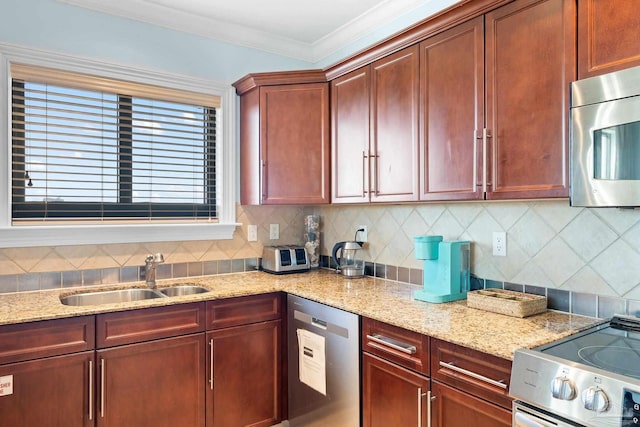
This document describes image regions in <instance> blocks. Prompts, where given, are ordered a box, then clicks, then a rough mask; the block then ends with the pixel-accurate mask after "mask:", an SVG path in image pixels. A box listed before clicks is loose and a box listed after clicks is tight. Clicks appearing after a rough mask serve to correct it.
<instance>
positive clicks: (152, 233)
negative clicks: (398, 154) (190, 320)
mask: <svg viewBox="0 0 640 427" xmlns="http://www.w3.org/2000/svg"><path fill="white" fill-rule="evenodd" d="M12 63H20V64H27V65H34V66H40V67H45V68H54V69H59V70H63V71H69V72H76V73H81V74H91V75H96V76H100V77H106V78H112V79H119V80H124V81H131V82H137V83H146V84H152V85H155V86H160V87H167V88H173V89H179V90H188V91H191V92H199V93H205V94H211V95H216V96H219V97H220V98H221V112H220V114H219V117H218V120H219V121H218V124H219V129H220V134H219V139H218V144H217V149H216V156H217V158H216V166H215V167H216V182H217V183H218V184H217V185H218V187H217V191H216V193H217V198H218V201H219V204H220V206H219V207H218V218H217V222H213V221H212V222H205V221H202V220H200V221H193V220H191V221H188V220H187V221H180V222H174V223H155V222H150V223H139V222H138V223H131V224H97V225H96V224H64V225H62V224H61V225H19V226H16V225H13V224H12V218H11V176H12V175H11V64H12ZM0 99H2V100H3V101H4V102H2V103H0V132H1V135H2V136H1V137H0V138H1V139H0V176H2V177H4V179H2V180H0V248H14V247H33V246H62V245H81V244H111V243H137V242H144V243H147V242H163V241H190V240H228V239H232V238H233V233H234V231H235V228H236V226H238V225H240V224H238V223H236V199H237V197H236V192H237V184H236V181H237V178H236V176H237V174H236V169H237V166H236V146H237V142H236V132H235V129H236V120H235V117H236V114H237V113H236V95H235V91H234V89H233V87H232V86H230V85H226V84H222V83H219V82H215V81H212V80H208V79H202V78H196V77H191V76H185V75H177V74H170V73H166V72H159V71H153V70H149V69H142V68H135V67H129V66H122V65H117V64H112V63H106V62H100V61H95V60H91V59H86V58H80V57H75V56H71V55H64V54H60V53H57V52H55V53H54V52H49V51H43V50H37V49H31V48H25V47H21V46H14V45H8V44H5V43H0Z"/></svg>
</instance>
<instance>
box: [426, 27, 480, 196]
mask: <svg viewBox="0 0 640 427" xmlns="http://www.w3.org/2000/svg"><path fill="white" fill-rule="evenodd" d="M483 22H484V20H483V18H482V17H478V18H475V19H472V20H471V21H469V22H466V23H464V24H460V25H458V26H456V27H454V28H452V29H450V30H448V31H445V32H443V33H441V34H439V35H437V36H434V37H431V38H429V39H427V40H425V41H424V42H422V43H421V44H420V94H421V99H420V119H421V122H420V123H421V126H420V129H421V133H420V135H421V141H420V148H421V153H420V199H421V200H456V199H458V200H460V199H465V200H470V199H482V198H483V197H484V192H483V189H482V161H483V159H482V139H481V138H482V130H483V128H484V24H483Z"/></svg>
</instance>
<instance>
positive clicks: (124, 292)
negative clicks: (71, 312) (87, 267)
mask: <svg viewBox="0 0 640 427" xmlns="http://www.w3.org/2000/svg"><path fill="white" fill-rule="evenodd" d="M204 292H209V289H207V288H203V287H202V286H197V285H176V286H170V287H167V288H160V289H150V288H129V289H118V290H113V291H96V292H84V293H81V294H73V295H67V296H63V297H61V298H60V302H61V303H62V304H64V305H73V306H84V305H102V304H113V303H120V302H132V301H144V300H148V299H155V298H167V297H176V296H183V295H194V294H201V293H204Z"/></svg>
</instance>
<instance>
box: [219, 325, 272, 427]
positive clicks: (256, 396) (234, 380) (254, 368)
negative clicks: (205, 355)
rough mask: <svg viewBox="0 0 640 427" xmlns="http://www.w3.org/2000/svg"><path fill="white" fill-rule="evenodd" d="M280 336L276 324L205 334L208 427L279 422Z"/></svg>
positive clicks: (269, 424)
mask: <svg viewBox="0 0 640 427" xmlns="http://www.w3.org/2000/svg"><path fill="white" fill-rule="evenodd" d="M281 336H282V334H281V321H280V320H272V321H268V322H261V323H255V324H249V325H244V326H236V327H231V328H224V329H219V330H216V331H213V332H208V333H207V340H208V342H209V352H210V354H209V357H210V359H209V360H210V366H209V367H208V368H207V369H208V370H209V384H208V388H207V394H208V397H207V412H208V414H209V415H210V417H208V419H209V422H208V423H207V424H208V425H209V426H214V427H228V426H238V427H240V426H253V427H262V426H264V427H267V426H271V425H274V424H276V423H278V422H279V421H280V420H281V418H282V417H281V411H280V409H281V392H282V388H281V385H282V379H281V373H282V370H281V369H280V367H281V351H280V347H281V341H282V339H281ZM211 369H213V371H211Z"/></svg>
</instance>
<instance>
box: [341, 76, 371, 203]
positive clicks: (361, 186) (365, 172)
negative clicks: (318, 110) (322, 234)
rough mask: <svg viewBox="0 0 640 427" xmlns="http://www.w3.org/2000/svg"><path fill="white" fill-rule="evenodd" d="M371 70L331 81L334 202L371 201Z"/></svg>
mask: <svg viewBox="0 0 640 427" xmlns="http://www.w3.org/2000/svg"><path fill="white" fill-rule="evenodd" d="M370 91H371V70H370V68H369V67H364V68H362V69H360V70H356V71H353V72H351V73H349V74H347V75H345V76H342V77H340V78H338V79H336V80H334V81H332V82H331V131H332V143H331V164H332V166H331V171H332V174H331V175H332V182H331V186H332V188H331V194H332V199H333V200H332V201H333V202H334V203H357V202H368V201H369V193H368V190H369V162H368V157H367V156H368V154H369V132H370V129H369V122H370V120H369V103H370V101H369V100H370Z"/></svg>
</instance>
